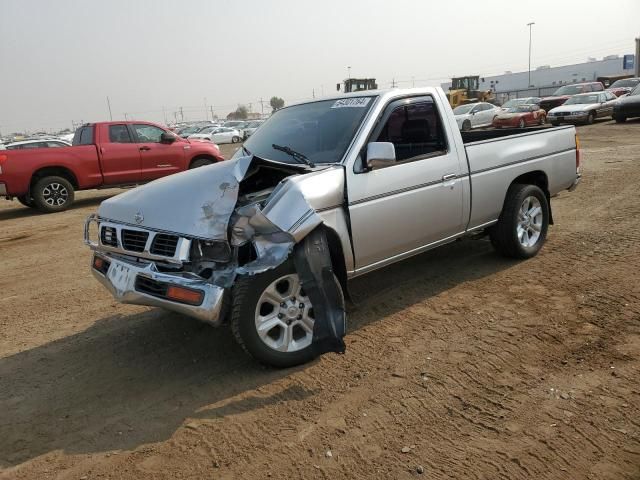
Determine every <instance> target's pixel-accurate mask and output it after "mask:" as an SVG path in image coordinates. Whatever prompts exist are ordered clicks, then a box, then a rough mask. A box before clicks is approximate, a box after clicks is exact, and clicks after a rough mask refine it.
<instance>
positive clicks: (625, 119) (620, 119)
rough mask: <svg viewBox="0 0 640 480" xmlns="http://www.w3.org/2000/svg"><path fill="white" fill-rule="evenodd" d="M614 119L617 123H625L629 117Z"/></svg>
mask: <svg viewBox="0 0 640 480" xmlns="http://www.w3.org/2000/svg"><path fill="white" fill-rule="evenodd" d="M613 119H614V120H615V121H616V123H624V122H626V121H627V117H621V116H618V117H613Z"/></svg>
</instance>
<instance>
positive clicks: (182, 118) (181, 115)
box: [180, 107, 184, 122]
mask: <svg viewBox="0 0 640 480" xmlns="http://www.w3.org/2000/svg"><path fill="white" fill-rule="evenodd" d="M180 120H181V121H183V122H184V112H183V111H182V107H180Z"/></svg>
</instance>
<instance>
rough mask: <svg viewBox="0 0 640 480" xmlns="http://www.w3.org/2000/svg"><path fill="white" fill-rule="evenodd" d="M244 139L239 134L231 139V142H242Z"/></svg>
mask: <svg viewBox="0 0 640 480" xmlns="http://www.w3.org/2000/svg"><path fill="white" fill-rule="evenodd" d="M241 140H242V139H241V138H240V137H238V136H235V137H233V138H232V139H231V143H240V141H241Z"/></svg>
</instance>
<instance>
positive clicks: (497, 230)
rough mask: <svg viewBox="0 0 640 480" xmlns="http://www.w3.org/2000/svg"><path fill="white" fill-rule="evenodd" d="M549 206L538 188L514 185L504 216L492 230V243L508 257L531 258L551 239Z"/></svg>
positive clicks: (501, 215) (508, 196)
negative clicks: (547, 239)
mask: <svg viewBox="0 0 640 480" xmlns="http://www.w3.org/2000/svg"><path fill="white" fill-rule="evenodd" d="M548 228H549V202H548V200H547V196H546V195H545V193H544V192H543V191H542V190H541V189H540V187H538V186H537V185H523V184H518V183H516V184H513V185H511V186H510V187H509V190H508V191H507V197H506V199H505V202H504V206H503V208H502V212H501V213H500V218H499V219H498V223H496V224H495V225H494V226H493V227H491V229H490V237H491V243H492V244H493V246H494V248H495V249H496V250H497V251H498V252H499V253H501V254H502V255H504V256H506V257H512V258H531V257H533V256H535V255H536V254H537V253H538V252H539V251H540V249H541V248H542V245H543V244H544V242H545V239H546V238H547V229H548Z"/></svg>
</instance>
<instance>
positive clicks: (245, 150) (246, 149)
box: [242, 145, 251, 156]
mask: <svg viewBox="0 0 640 480" xmlns="http://www.w3.org/2000/svg"><path fill="white" fill-rule="evenodd" d="M242 151H243V152H244V153H246V154H247V156H249V155H251V152H250V151H249V149H248V148H247V147H245V146H244V145H242Z"/></svg>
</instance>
